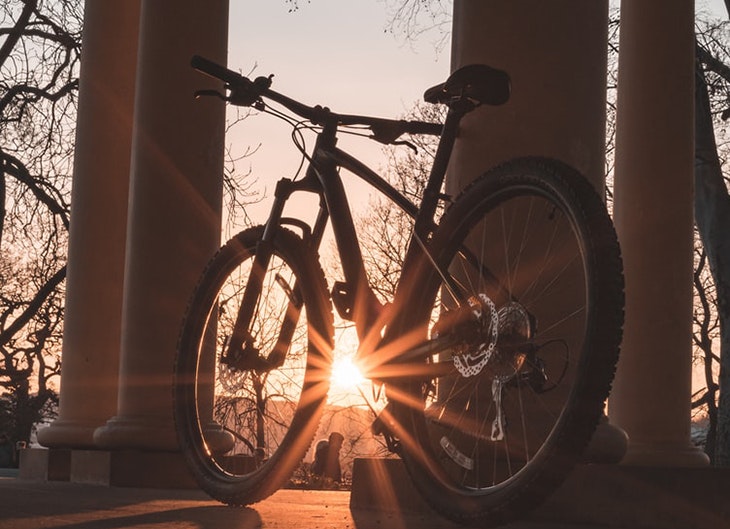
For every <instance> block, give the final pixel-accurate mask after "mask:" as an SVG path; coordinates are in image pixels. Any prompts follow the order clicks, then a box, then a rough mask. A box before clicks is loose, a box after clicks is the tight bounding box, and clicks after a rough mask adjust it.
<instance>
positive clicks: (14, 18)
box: [0, 0, 82, 441]
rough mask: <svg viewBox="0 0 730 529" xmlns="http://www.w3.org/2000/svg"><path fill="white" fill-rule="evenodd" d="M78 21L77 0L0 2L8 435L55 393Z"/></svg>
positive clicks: (24, 426)
mask: <svg viewBox="0 0 730 529" xmlns="http://www.w3.org/2000/svg"><path fill="white" fill-rule="evenodd" d="M81 26H82V9H81V2H80V0H73V1H65V2H53V1H50V0H11V1H7V2H4V3H3V4H2V6H0V38H3V39H4V40H3V42H2V45H1V46H0V158H1V162H2V165H1V167H2V175H1V176H2V177H3V178H2V193H0V195H1V196H0V198H2V201H3V203H2V205H3V207H2V213H3V215H2V233H1V240H2V248H3V253H2V255H1V256H0V393H2V398H3V400H4V402H5V406H4V409H3V411H4V412H5V413H6V414H7V415H6V417H5V419H4V420H5V423H6V424H5V428H6V433H9V435H10V437H11V438H12V439H13V440H15V441H28V440H29V439H30V436H31V432H32V429H33V426H34V425H35V424H36V423H38V422H40V421H42V420H44V419H46V418H48V417H49V415H52V413H53V404H54V403H55V402H56V400H57V393H56V384H57V377H58V374H59V372H60V367H61V366H60V341H61V335H62V328H63V326H62V322H63V298H64V292H63V288H64V278H65V274H66V268H65V263H66V244H67V235H68V225H69V199H70V187H71V183H70V182H71V167H72V159H73V143H74V142H73V135H74V129H75V117H76V92H77V89H78V65H79V58H80V42H81Z"/></svg>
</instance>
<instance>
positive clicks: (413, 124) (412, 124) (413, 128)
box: [405, 121, 443, 136]
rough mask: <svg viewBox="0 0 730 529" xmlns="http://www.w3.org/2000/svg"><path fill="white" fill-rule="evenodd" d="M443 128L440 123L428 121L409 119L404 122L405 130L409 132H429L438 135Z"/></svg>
mask: <svg viewBox="0 0 730 529" xmlns="http://www.w3.org/2000/svg"><path fill="white" fill-rule="evenodd" d="M442 129H443V125H442V124H441V123H429V122H426V121H409V122H407V123H406V127H405V132H407V133H409V134H429V135H431V136H440V135H441V132H442Z"/></svg>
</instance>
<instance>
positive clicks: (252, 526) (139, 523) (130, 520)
mask: <svg viewBox="0 0 730 529" xmlns="http://www.w3.org/2000/svg"><path fill="white" fill-rule="evenodd" d="M183 524H184V525H183ZM262 526H263V523H262V520H261V516H260V515H259V513H258V512H257V511H256V510H254V509H250V508H248V507H241V508H235V509H233V508H231V507H228V506H226V505H204V506H200V507H182V508H177V509H170V510H165V511H155V512H141V513H138V514H134V513H127V512H124V513H119V515H118V516H114V514H113V513H111V514H110V516H108V517H106V518H104V519H95V520H87V521H83V522H70V523H63V522H61V523H60V524H58V525H56V524H53V525H50V526H46V527H47V528H48V529H127V528H130V527H160V528H167V527H181V528H183V527H185V528H187V527H195V528H196V529H220V528H221V527H235V528H236V529H260V528H261V527H262Z"/></svg>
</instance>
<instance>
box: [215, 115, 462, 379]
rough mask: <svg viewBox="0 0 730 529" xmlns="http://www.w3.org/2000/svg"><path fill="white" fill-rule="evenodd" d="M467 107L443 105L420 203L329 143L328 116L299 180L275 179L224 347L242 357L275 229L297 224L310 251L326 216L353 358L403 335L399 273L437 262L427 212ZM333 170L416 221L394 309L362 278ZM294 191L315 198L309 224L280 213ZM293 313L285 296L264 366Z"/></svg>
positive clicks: (274, 362)
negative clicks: (355, 340)
mask: <svg viewBox="0 0 730 529" xmlns="http://www.w3.org/2000/svg"><path fill="white" fill-rule="evenodd" d="M469 110H470V109H469V108H466V107H465V108H463V109H460V108H458V107H456V108H452V109H450V110H449V112H448V114H447V117H446V121H445V123H444V125H443V129H442V132H441V137H440V141H439V146H438V149H437V151H436V156H435V160H434V164H433V166H432V169H431V174H430V176H429V179H428V182H427V185H426V188H425V190H424V195H423V199H422V201H421V204H420V207H419V206H416V205H415V204H414V203H413V202H411V201H410V200H408V199H407V198H406V197H405V196H404V195H403V194H401V193H400V192H399V191H397V190H396V189H395V188H394V187H393V186H392V185H391V184H390V183H388V182H387V181H386V180H385V179H383V178H382V177H381V176H380V175H378V174H377V173H376V172H374V171H373V170H371V169H370V168H368V167H367V166H366V165H365V164H364V163H362V162H360V161H359V160H357V159H356V158H355V157H353V156H351V155H350V154H348V153H346V152H345V151H343V150H341V149H339V148H338V147H337V146H336V143H337V132H338V121H337V116H336V115H334V114H332V118H331V119H325V120H324V126H323V129H322V130H321V132H320V133H319V134H318V136H317V141H316V143H315V146H314V151H313V155H312V157H311V159H310V164H309V166H308V168H307V170H306V173H305V176H304V178H302V179H301V180H297V181H293V180H289V179H282V180H280V181H279V182H278V183H277V186H276V190H275V194H274V203H273V205H272V208H271V212H270V215H269V218H268V220H267V222H266V227H265V230H264V236H263V238H262V241H261V242H260V244H259V247H258V248H257V251H256V256H255V260H254V271H253V272H252V274H251V276H250V278H249V283H248V285H247V288H246V291H245V295H244V299H243V303H242V306H241V309H240V311H239V314H238V317H237V320H236V325H235V328H234V332H233V336H232V338H231V341H230V344H229V352H230V351H233V352H236V351H240V352H243V356H244V357H245V351H244V350H243V347H244V343H245V342H246V339H247V338H248V336H247V329H248V327H249V323H250V320H251V317H252V315H253V312H254V306H255V302H256V300H257V299H258V297H259V296H260V292H261V281H262V272H263V271H264V270H266V267H267V265H268V262H269V259H270V257H271V241H272V240H273V237H275V234H276V230H277V228H278V227H279V226H281V225H287V224H288V225H294V226H296V227H298V228H299V229H301V230H302V232H303V237H304V238H305V239H306V240H307V241H308V244H309V245H310V246H311V247H312V248H313V249H314V250H315V251H316V250H318V248H319V246H320V244H321V242H322V238H323V234H324V231H325V228H326V226H327V223H328V222H329V221H330V220H331V221H332V228H333V232H334V237H335V243H336V246H337V251H338V255H339V258H340V262H341V264H342V269H343V273H344V278H345V282H344V286H345V291H344V292H343V295H345V296H347V297H349V298H350V299H351V300H352V302H351V308H352V314H351V318H349V319H351V320H352V321H354V323H355V327H356V329H357V333H358V337H359V339H360V349H359V353H358V354H359V355H361V356H362V355H368V354H371V353H372V352H373V351H375V350H376V349H377V348H378V347H379V346H380V345H381V344H382V343H387V342H389V341H390V340H392V339H393V338H394V337H395V334H397V333H399V332H402V329H403V326H404V325H407V322H406V321H405V320H404V318H403V317H400V316H399V314H400V313H401V312H402V311H399V310H397V308H398V307H399V306H400V305H401V301H400V300H405V299H409V296H410V290H411V289H412V288H413V284H412V282H408V281H404V280H403V278H407V277H410V276H411V274H412V273H413V272H414V271H415V270H416V269H417V268H418V267H420V266H423V264H424V260H425V261H426V262H430V263H431V265H433V266H436V263H435V262H434V261H433V259H432V258H431V256H430V255H429V250H428V247H427V242H426V241H427V240H428V238H429V235H430V234H431V233H432V232H433V230H434V228H435V227H436V224H435V222H434V215H435V212H436V208H437V206H438V203H439V200H441V199H444V198H446V197H444V196H443V195H442V194H441V186H442V184H443V181H444V177H445V174H446V168H447V166H448V163H449V158H450V153H451V150H452V148H453V145H454V142H455V140H456V134H457V129H458V125H459V121H460V120H461V117H462V116H463V115H464V114H465V113H466V112H468V111H469ZM340 168H344V169H346V170H348V171H350V172H352V173H353V174H355V175H356V176H357V177H359V178H360V179H362V180H363V181H365V182H366V183H368V184H369V185H371V186H372V187H374V188H375V189H377V190H378V191H379V192H381V193H382V194H383V195H385V196H386V197H387V198H388V199H390V200H391V201H393V202H394V203H395V204H396V205H397V206H398V207H400V208H401V209H402V210H403V211H404V212H405V213H406V214H408V215H409V216H411V217H412V218H414V219H415V224H414V229H413V232H412V235H411V239H410V241H409V245H408V249H407V251H406V256H405V259H404V264H403V268H402V270H401V275H400V280H399V282H398V286H397V290H396V293H395V296H394V299H393V306H394V307H395V308H396V310H393V311H384V310H383V307H382V305H381V304H380V302H379V301H378V300H377V298H376V296H375V293H374V291H373V289H372V287H371V286H370V284H369V282H368V279H367V274H366V271H365V267H364V264H363V259H362V250H361V247H360V244H359V242H358V238H357V231H356V228H355V225H354V222H353V218H352V213H351V210H350V206H349V201H348V198H347V193H346V192H345V189H344V186H343V183H342V179H341V177H340V175H339V173H338V169H340ZM299 191H304V192H312V193H316V194H318V195H319V196H320V209H319V212H318V214H317V217H316V220H315V222H314V225H313V226H312V227H310V226H309V225H307V224H306V223H304V222H302V221H299V220H298V219H291V218H286V217H283V211H284V206H285V204H286V202H287V201H288V200H289V198H290V197H291V195H292V194H293V193H295V192H299ZM257 272H258V273H257ZM438 273H439V274H440V275H441V276H442V277H447V276H448V274H447V273H446V272H445V271H442V270H439V271H438ZM291 288H292V290H293V291H296V288H297V286H296V285H294V286H292V287H291ZM300 310H301V303H300V302H298V301H297V300H296V299H295V297H293V296H290V302H289V308H288V310H287V314H288V317H287V318H286V319H285V321H284V322H283V323H282V331H281V333H280V335H279V340H278V343H277V346H276V347H275V348H274V351H275V353H274V354H273V357H274V358H269V366H270V367H276V366H278V365H279V362H280V361H283V358H284V355H285V352H286V349H287V347H288V341H289V340H290V339H291V335H292V332H293V329H294V326H295V323H296V321H297V319H298V317H299V311H300ZM386 326H387V329H388V332H387V333H386V335H385V336H384V337H383V339H382V340H381V338H380V331H381V330H382V329H383V328H384V327H386ZM449 339H451V338H449ZM443 341H444V340H440V341H439V343H438V344H435V343H434V344H431V346H429V345H427V344H418V345H417V346H416V347H413V348H409V351H408V352H407V354H406V351H404V352H403V353H404V356H401V357H400V360H403V359H404V357H408V358H410V357H414V359H415V358H421V357H424V356H426V355H428V354H431V353H432V351H433V349H432V347H444V345H445V344H444V343H441V342H443ZM229 354H230V353H229ZM239 354H240V353H239ZM271 356H272V355H270V357H271ZM399 356H400V355H399ZM450 366H451V368H452V367H453V364H450ZM451 368H449V369H451ZM378 378H382V377H378Z"/></svg>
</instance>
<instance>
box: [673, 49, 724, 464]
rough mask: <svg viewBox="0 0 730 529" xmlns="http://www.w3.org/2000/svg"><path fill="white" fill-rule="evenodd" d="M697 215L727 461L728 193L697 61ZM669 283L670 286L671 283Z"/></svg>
mask: <svg viewBox="0 0 730 529" xmlns="http://www.w3.org/2000/svg"><path fill="white" fill-rule="evenodd" d="M695 220H696V222H697V229H698V231H699V233H700V238H701V239H702V244H703V245H704V247H705V251H706V252H707V256H708V259H709V262H710V269H711V271H712V277H713V279H714V280H715V286H716V289H717V311H718V316H719V319H720V377H719V385H720V398H719V405H718V422H717V438H716V447H715V464H716V465H719V466H730V238H728V236H727V234H728V233H730V196H729V195H728V189H727V187H726V185H725V181H724V178H723V173H722V167H721V165H720V160H719V158H718V156H717V146H716V143H715V132H714V128H713V122H712V114H711V111H710V100H709V96H708V92H707V84H706V81H705V76H704V73H703V71H702V66H701V64H700V62H699V61H698V66H697V75H696V90H695ZM669 288H671V287H669Z"/></svg>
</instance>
